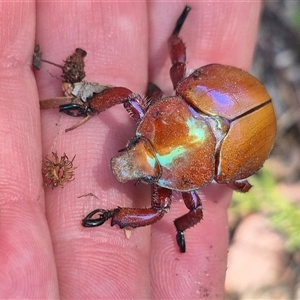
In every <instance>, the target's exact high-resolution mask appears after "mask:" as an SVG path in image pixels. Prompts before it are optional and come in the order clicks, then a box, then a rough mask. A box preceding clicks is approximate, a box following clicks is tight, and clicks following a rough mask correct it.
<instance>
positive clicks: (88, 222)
mask: <svg viewBox="0 0 300 300" xmlns="http://www.w3.org/2000/svg"><path fill="white" fill-rule="evenodd" d="M115 211H116V210H114V209H113V210H106V209H101V208H99V209H95V210H93V211H92V212H90V213H89V214H88V215H87V216H86V217H85V218H84V219H83V220H82V225H83V226H84V227H96V226H101V225H102V224H104V223H105V222H106V221H107V220H108V219H110V218H111V217H113V215H114V213H115ZM96 214H99V217H98V218H93V217H94V216H95V215H96Z"/></svg>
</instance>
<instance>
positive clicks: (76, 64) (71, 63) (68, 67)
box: [32, 45, 87, 84]
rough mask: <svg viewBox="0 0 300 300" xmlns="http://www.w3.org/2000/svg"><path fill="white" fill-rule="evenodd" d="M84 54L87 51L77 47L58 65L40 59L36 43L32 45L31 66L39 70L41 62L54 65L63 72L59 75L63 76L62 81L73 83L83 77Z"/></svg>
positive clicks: (40, 53)
mask: <svg viewBox="0 0 300 300" xmlns="http://www.w3.org/2000/svg"><path fill="white" fill-rule="evenodd" d="M86 55H87V53H86V51H85V50H83V49H81V48H77V49H75V52H74V53H73V54H72V55H70V56H68V57H67V58H66V60H65V61H64V65H59V64H56V63H53V62H51V61H49V60H45V59H42V51H41V48H40V46H39V45H36V46H35V47H34V52H33V56H32V66H33V67H34V68H35V69H37V70H40V68H41V62H45V63H48V64H50V65H54V66H56V67H58V68H60V69H62V71H63V74H62V75H61V77H62V78H63V81H64V82H68V83H71V84H73V83H75V82H81V81H82V80H83V78H84V77H85V71H84V58H85V57H86Z"/></svg>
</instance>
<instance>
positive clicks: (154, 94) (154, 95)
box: [146, 82, 163, 110]
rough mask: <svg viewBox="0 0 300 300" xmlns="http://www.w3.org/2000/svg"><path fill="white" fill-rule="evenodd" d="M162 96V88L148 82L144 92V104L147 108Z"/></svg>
mask: <svg viewBox="0 0 300 300" xmlns="http://www.w3.org/2000/svg"><path fill="white" fill-rule="evenodd" d="M162 97H163V92H162V90H161V89H160V88H159V87H158V86H157V85H156V84H154V83H152V82H148V87H147V92H146V105H147V108H146V110H148V108H149V107H150V106H151V105H153V104H154V103H156V102H157V101H158V100H160V99H161V98H162Z"/></svg>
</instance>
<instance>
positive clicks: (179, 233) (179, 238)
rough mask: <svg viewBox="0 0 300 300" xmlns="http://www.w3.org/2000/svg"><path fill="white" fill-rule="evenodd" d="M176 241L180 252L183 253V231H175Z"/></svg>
mask: <svg viewBox="0 0 300 300" xmlns="http://www.w3.org/2000/svg"><path fill="white" fill-rule="evenodd" d="M176 241H177V245H178V246H179V250H180V252H181V253H185V237H184V233H183V231H181V230H178V231H177V234H176Z"/></svg>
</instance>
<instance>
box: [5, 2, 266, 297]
mask: <svg viewBox="0 0 300 300" xmlns="http://www.w3.org/2000/svg"><path fill="white" fill-rule="evenodd" d="M189 4H190V5H191V6H192V11H191V13H190V15H189V16H188V19H187V20H186V23H185V24H184V26H183V29H182V31H181V34H180V35H181V37H183V40H184V42H185V44H186V45H187V57H188V58H187V59H188V67H187V68H188V69H195V68H197V67H200V66H202V65H205V64H208V63H212V62H218V63H223V64H230V65H234V66H237V67H241V68H244V69H248V68H249V66H250V63H251V59H252V54H253V47H254V42H255V38H256V31H257V24H258V17H259V9H260V4H259V3H258V2H248V3H246V2H227V1H226V2H223V3H219V2H215V3H214V2H210V3H208V4H205V3H204V2H198V3H196V2H195V3H194V2H191V3H189ZM184 5H185V3H183V2H179V1H178V2H176V3H165V2H148V3H147V2H142V1H139V2H133V3H132V4H130V5H128V3H127V4H126V3H121V2H103V3H98V2H94V3H92V2H88V1H86V2H78V3H69V2H61V3H49V2H37V3H33V2H24V3H23V4H22V5H20V3H19V2H18V3H17V2H16V3H9V2H4V3H2V4H1V10H0V14H1V16H0V22H1V26H0V32H1V35H0V36H1V44H0V63H1V71H0V85H1V94H0V99H1V110H0V114H1V116H0V142H1V147H0V151H1V154H0V169H1V179H0V190H1V193H0V204H1V209H0V240H1V243H0V266H1V273H0V298H1V299H2V298H3V299H4V298H42V299H47V298H52V299H54V298H59V297H61V298H81V299H84V298H86V299H88V298H89V299H93V298H101V299H129V298H130V299H143V298H144V299H152V298H153V299H156V298H157V299H174V298H178V299H184V298H185V299H196V298H201V299H202V298H207V299H218V298H220V299H223V293H224V290H223V289H224V280H225V270H226V266H227V265H226V257H227V247H228V228H227V226H228V225H227V213H226V209H227V207H228V205H229V202H230V198H231V190H230V189H229V188H227V187H224V186H217V185H210V186H209V187H206V188H204V189H202V190H201V192H200V196H201V197H202V200H203V205H204V220H203V221H202V222H201V224H199V225H197V226H195V227H194V228H192V229H189V230H187V231H186V235H185V236H186V242H187V253H185V254H181V253H179V251H178V248H177V245H176V241H175V230H174V226H173V224H172V222H173V220H174V219H175V218H176V217H178V216H180V215H182V214H184V213H185V212H186V208H185V207H184V205H183V203H182V201H175V200H174V202H173V204H172V208H171V211H170V212H169V213H168V214H166V215H165V217H164V218H163V219H162V220H161V221H160V222H158V223H157V224H155V225H153V226H148V227H145V228H139V229H134V230H132V231H131V237H130V238H129V239H128V238H126V237H125V233H124V230H120V229H118V227H110V224H109V222H108V223H106V224H105V225H103V226H101V227H98V228H83V227H82V226H81V219H82V218H83V217H84V216H85V215H86V214H87V213H89V212H90V211H92V210H94V209H96V208H114V207H116V206H118V205H119V206H137V207H139V206H140V207H144V206H147V205H149V203H150V189H149V187H147V186H145V185H139V186H137V187H134V186H133V183H131V182H130V183H127V184H124V185H121V184H119V183H117V182H116V180H115V178H114V177H113V175H112V173H111V170H110V167H109V162H110V157H111V156H112V155H114V154H115V153H117V151H118V149H121V148H123V147H124V145H125V144H126V142H127V140H128V139H129V138H131V137H132V136H133V135H134V128H135V127H134V123H133V122H132V120H130V118H129V117H128V116H127V114H126V112H125V110H124V109H123V108H122V107H121V106H119V107H114V108H112V109H110V110H109V111H106V112H104V113H102V114H101V115H99V116H97V117H94V118H93V119H92V120H90V121H89V122H88V123H87V124H85V125H83V126H81V127H79V128H77V129H76V130H74V131H71V132H69V133H65V132H64V129H66V128H68V127H70V126H72V125H74V123H76V122H77V121H78V119H74V118H71V117H69V116H66V115H62V114H60V113H59V112H58V111H57V110H47V111H42V112H40V110H39V99H45V98H49V97H53V96H61V87H60V80H57V79H56V78H53V77H51V76H50V75H49V73H48V72H47V70H49V72H50V73H51V74H53V75H55V76H57V77H59V76H60V74H61V73H60V70H59V69H57V68H55V67H52V66H50V65H45V64H44V65H42V70H41V71H40V72H33V71H32V69H31V55H32V52H33V48H34V44H35V43H39V44H40V45H41V47H42V50H43V55H44V56H43V57H44V58H45V59H48V60H51V61H54V62H57V63H61V62H62V60H63V59H64V58H66V57H67V56H68V55H70V54H71V53H73V51H74V49H75V48H76V47H81V48H84V49H85V50H86V51H87V53H88V56H87V58H86V73H87V77H86V80H89V81H97V82H102V83H109V84H113V85H119V86H126V87H128V88H130V89H131V90H133V91H135V92H138V93H140V94H143V93H144V92H145V87H146V84H147V82H148V80H150V81H153V82H155V83H156V84H158V85H159V86H160V87H161V88H162V89H163V90H164V91H165V92H167V93H169V92H171V90H172V88H171V81H170V79H169V76H168V70H169V68H170V61H169V58H168V54H167V46H166V40H167V38H168V37H169V35H170V33H171V31H172V30H173V27H174V24H175V21H176V19H177V17H178V16H179V15H180V13H181V11H182V9H183V7H184ZM245 16H246V18H247V20H246V22H245ZM11 20H13V22H12V21H11ZM51 151H57V152H58V154H59V155H62V154H63V153H64V152H65V153H66V154H67V155H68V156H69V157H70V158H72V157H73V156H74V155H75V154H76V158H75V161H74V164H75V166H78V169H76V172H75V174H76V175H75V176H76V178H75V180H74V181H73V182H71V183H69V184H67V185H66V186H65V187H64V188H63V189H61V188H56V189H53V190H51V189H49V188H47V189H45V190H44V189H43V188H42V176H41V167H42V164H41V163H42V160H43V158H44V157H45V156H46V155H47V154H48V155H49V154H50V153H51ZM90 192H92V193H94V194H95V195H97V197H98V198H99V199H97V198H95V197H83V198H77V197H78V196H80V195H83V194H87V193H90ZM178 198H180V197H178V196H177V199H178Z"/></svg>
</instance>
